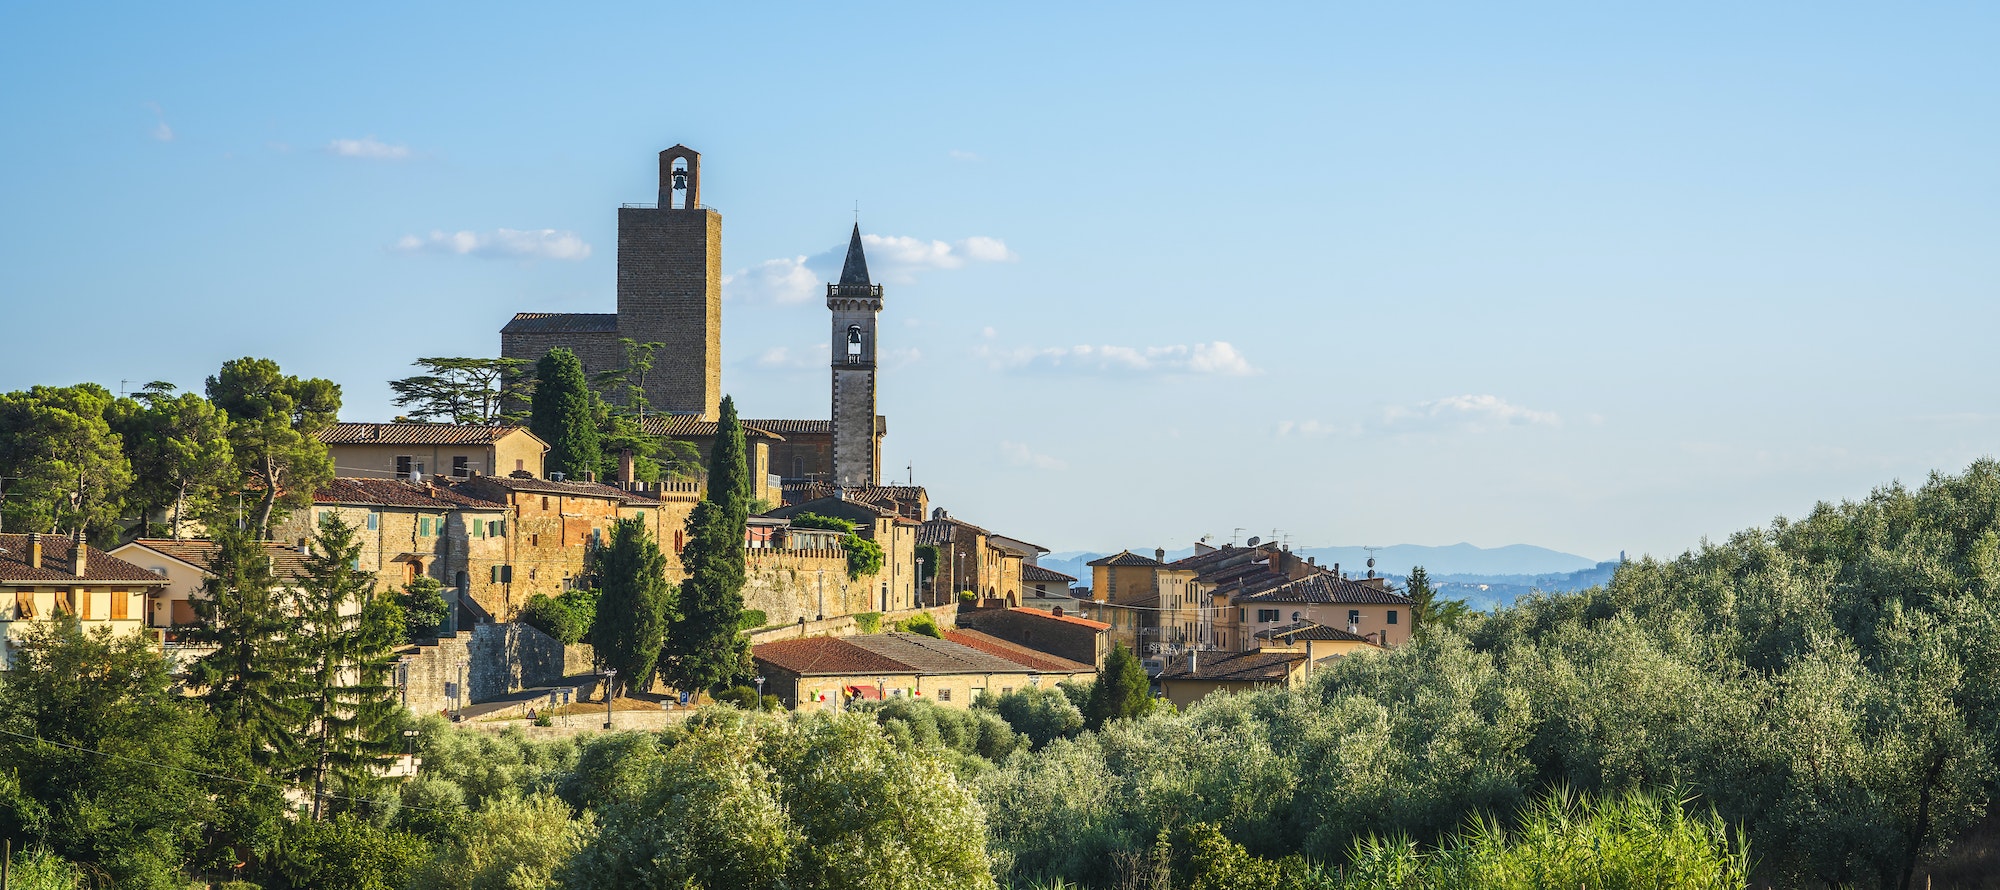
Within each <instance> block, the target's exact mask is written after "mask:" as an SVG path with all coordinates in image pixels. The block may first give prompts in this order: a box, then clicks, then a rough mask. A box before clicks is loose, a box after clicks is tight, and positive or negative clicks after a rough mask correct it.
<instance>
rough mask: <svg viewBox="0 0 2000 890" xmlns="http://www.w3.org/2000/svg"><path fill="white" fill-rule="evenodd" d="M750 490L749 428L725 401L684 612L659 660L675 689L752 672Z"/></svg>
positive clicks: (693, 541)
mask: <svg viewBox="0 0 2000 890" xmlns="http://www.w3.org/2000/svg"><path fill="white" fill-rule="evenodd" d="M750 491H751V489H750V466H749V461H748V459H747V458H746V452H745V448H744V444H743V426H742V424H740V423H738V422H737V420H736V403H735V401H734V400H733V399H730V398H728V397H724V398H723V400H722V417H721V419H720V421H718V422H717V423H716V428H715V447H714V449H713V450H712V451H711V452H710V455H709V467H708V494H707V496H706V497H705V498H703V499H702V502H701V503H699V504H696V505H695V508H694V513H693V514H692V515H690V516H689V517H688V523H687V529H688V536H687V537H688V543H687V548H686V549H685V550H683V551H682V552H681V565H682V566H683V567H684V568H685V569H686V570H687V579H686V580H684V581H682V582H681V595H680V608H679V609H678V611H677V614H676V616H675V619H674V621H673V622H672V623H671V624H670V625H669V626H668V628H667V642H666V646H665V647H664V649H663V651H662V652H661V656H660V675H661V676H662V677H664V678H666V680H667V682H668V683H671V684H673V686H674V687H675V688H677V689H686V690H699V689H711V688H714V687H716V686H721V685H724V684H726V683H728V682H729V681H731V680H735V679H738V678H741V677H746V676H748V675H749V672H750V645H749V642H748V641H747V640H745V639H744V638H743V635H742V633H741V622H742V620H743V528H744V524H745V522H746V521H747V520H748V519H749V516H750Z"/></svg>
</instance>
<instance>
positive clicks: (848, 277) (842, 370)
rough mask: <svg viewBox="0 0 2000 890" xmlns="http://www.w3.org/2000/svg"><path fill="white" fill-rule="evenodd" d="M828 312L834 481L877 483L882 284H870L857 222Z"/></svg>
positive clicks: (828, 291) (829, 287)
mask: <svg viewBox="0 0 2000 890" xmlns="http://www.w3.org/2000/svg"><path fill="white" fill-rule="evenodd" d="M826 308H827V309H828V310H829V311H830V313H831V314H832V316H833V481H834V482H836V483H838V484H841V485H876V484H879V483H880V482H881V468H882V452H881V450H880V449H881V442H882V439H881V437H880V436H879V435H878V434H877V433H878V430H877V426H878V425H879V424H880V422H881V419H880V418H879V417H878V416H877V415H876V414H875V357H876V347H877V344H876V342H875V320H876V316H878V315H879V314H881V312H882V286H881V285H879V284H873V283H870V282H869V280H868V257H867V256H865V255H864V254H863V253H862V250H861V224H860V223H858V222H857V223H855V224H854V235H853V237H852V238H850V239H848V242H847V261H846V262H845V263H844V264H842V266H841V268H840V283H838V284H828V285H827V286H826Z"/></svg>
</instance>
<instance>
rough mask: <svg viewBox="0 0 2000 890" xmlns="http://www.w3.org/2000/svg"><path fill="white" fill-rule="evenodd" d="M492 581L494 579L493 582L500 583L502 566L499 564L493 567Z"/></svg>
mask: <svg viewBox="0 0 2000 890" xmlns="http://www.w3.org/2000/svg"><path fill="white" fill-rule="evenodd" d="M492 581H493V583H495V584H498V583H500V567H499V566H494V567H493V578H492Z"/></svg>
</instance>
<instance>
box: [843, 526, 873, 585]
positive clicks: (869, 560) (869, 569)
mask: <svg viewBox="0 0 2000 890" xmlns="http://www.w3.org/2000/svg"><path fill="white" fill-rule="evenodd" d="M840 546H842V547H845V548H847V577H848V579H849V580H852V579H855V578H860V577H862V576H863V575H873V574H875V573H876V572H879V571H882V560H883V556H882V545H880V544H877V543H875V542H874V541H871V540H869V539H867V538H864V537H861V536H860V535H848V536H847V537H845V538H841V539H840Z"/></svg>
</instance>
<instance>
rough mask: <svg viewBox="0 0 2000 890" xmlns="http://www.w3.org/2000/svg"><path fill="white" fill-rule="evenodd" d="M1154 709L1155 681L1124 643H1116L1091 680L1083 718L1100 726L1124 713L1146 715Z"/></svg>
mask: <svg viewBox="0 0 2000 890" xmlns="http://www.w3.org/2000/svg"><path fill="white" fill-rule="evenodd" d="M1152 709H1153V697H1152V681H1151V680H1148V679H1147V678H1146V668H1145V667H1144V666H1143V665H1141V664H1139V657H1138V656H1136V655H1133V654H1132V650H1130V649H1127V648H1125V644H1124V643H1114V644H1113V645H1112V647H1111V654H1110V655H1107V656H1105V657H1104V669H1103V670H1101V671H1098V672H1097V681H1096V682H1095V683H1092V684H1091V687H1090V700H1089V702H1088V703H1087V704H1086V705H1085V706H1084V709H1083V717H1084V720H1085V721H1086V722H1088V723H1089V724H1090V728H1091V729H1092V730H1097V729H1103V728H1104V724H1106V723H1109V722H1111V721H1113V720H1117V719H1120V718H1123V717H1143V716H1145V715H1146V713H1147V712H1149V711H1151V710H1152Z"/></svg>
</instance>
